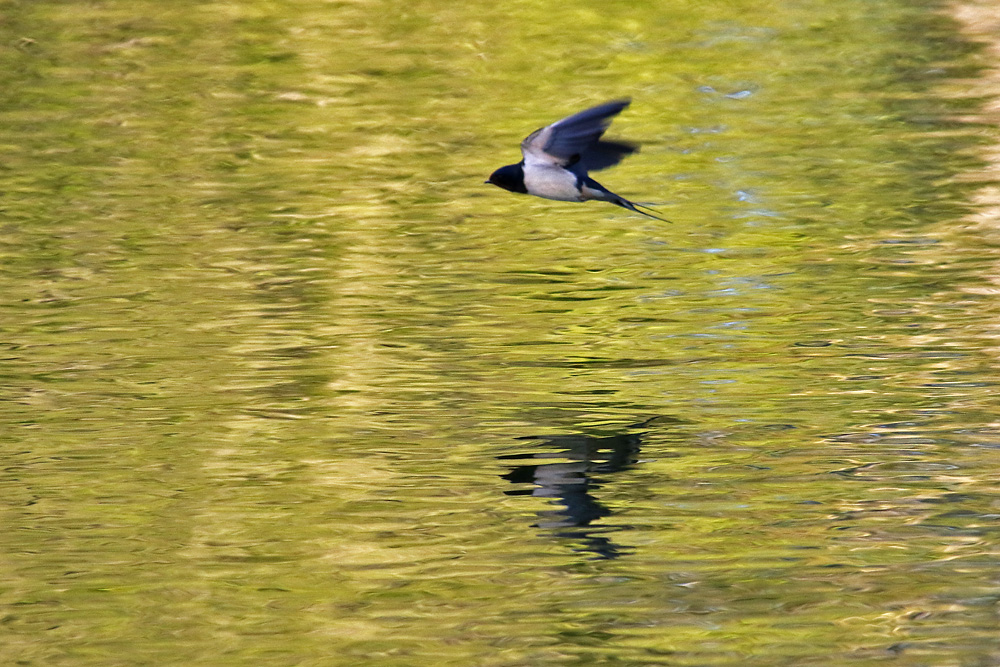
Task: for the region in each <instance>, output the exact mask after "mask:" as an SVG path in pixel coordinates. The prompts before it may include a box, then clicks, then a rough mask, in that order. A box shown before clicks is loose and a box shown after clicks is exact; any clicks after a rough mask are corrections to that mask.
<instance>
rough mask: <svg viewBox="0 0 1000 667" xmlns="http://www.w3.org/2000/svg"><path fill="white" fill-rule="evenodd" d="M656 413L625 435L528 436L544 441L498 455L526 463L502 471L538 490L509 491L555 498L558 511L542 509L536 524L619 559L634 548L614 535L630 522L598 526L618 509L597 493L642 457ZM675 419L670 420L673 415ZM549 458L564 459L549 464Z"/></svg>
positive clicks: (598, 554)
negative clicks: (526, 449)
mask: <svg viewBox="0 0 1000 667" xmlns="http://www.w3.org/2000/svg"><path fill="white" fill-rule="evenodd" d="M659 419H664V418H663V417H652V418H650V419H647V420H646V421H644V422H641V423H638V424H632V425H630V426H627V427H624V428H623V430H622V432H621V433H618V434H614V435H610V436H603V437H596V436H589V435H559V436H554V437H542V436H527V437H524V438H520V440H533V441H541V443H540V444H539V445H538V446H537V447H536V448H534V451H531V452H526V453H523V454H506V455H503V456H498V457H497V458H498V459H501V460H518V461H523V462H524V463H522V465H518V466H517V467H515V468H512V469H511V470H510V472H508V473H506V474H504V475H501V477H503V479H506V480H508V481H510V482H511V483H513V484H518V485H521V484H532V485H533V487H532V488H520V489H516V490H511V491H505V492H504V493H505V494H506V495H510V496H527V495H530V496H535V497H541V498H552V499H553V500H552V502H553V504H554V505H559V506H560V507H559V508H558V509H552V510H546V511H543V512H539V513H538V517H539V521H538V523H537V524H535V526H536V527H538V528H542V529H544V530H546V531H551V534H552V535H554V536H556V537H561V538H568V539H572V540H573V541H575V542H577V543H579V544H580V547H579V550H580V551H585V552H590V553H592V554H594V555H595V556H596V557H598V558H618V557H619V556H623V555H627V554H629V553H631V552H632V551H633V548H632V547H629V546H626V545H621V544H618V543H617V542H616V541H615V540H614V539H612V534H613V533H616V532H620V531H622V530H625V529H627V527H626V526H611V525H603V526H594V525H592V524H593V523H594V522H595V521H597V520H598V519H602V518H604V517H607V516H610V515H611V514H612V511H611V510H610V509H608V507H607V506H605V505H604V504H602V503H601V502H600V501H599V500H598V499H597V498H596V497H595V495H594V493H595V492H596V491H597V490H598V489H600V488H601V487H602V486H603V485H605V484H607V483H608V476H609V475H611V474H613V473H616V472H619V471H621V470H625V469H627V468H629V467H631V466H632V465H634V464H635V463H636V462H638V460H639V458H638V457H639V450H640V447H641V445H642V438H643V436H645V435H646V432H645V431H636V430H634V429H642V428H644V427H648V426H649V425H650V424H652V422H653V421H654V420H659ZM667 419H669V418H667ZM545 459H558V460H557V461H553V462H551V463H545V462H544V460H545Z"/></svg>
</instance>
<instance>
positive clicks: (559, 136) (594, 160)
mask: <svg viewBox="0 0 1000 667" xmlns="http://www.w3.org/2000/svg"><path fill="white" fill-rule="evenodd" d="M630 102H631V100H627V99H624V100H614V101H611V102H605V103H604V104H600V105H598V106H596V107H592V108H590V109H586V110H584V111H581V112H579V113H575V114H573V115H572V116H568V117H566V118H563V119H562V120H559V121H556V122H555V123H552V124H551V125H547V126H545V127H543V128H541V129H538V130H535V131H534V132H532V133H531V134H530V135H528V137H527V138H526V139H525V140H524V141H522V142H521V153H523V154H524V161H525V164H527V165H532V164H536V165H540V166H541V165H558V166H560V167H567V166H571V165H573V164H576V163H577V162H580V163H582V164H581V166H583V167H584V168H585V169H593V170H595V171H596V170H598V169H605V168H607V167H610V166H611V165H613V164H617V163H618V162H620V161H621V160H622V158H624V157H625V156H626V155H628V154H630V153H634V152H635V150H636V146H634V145H632V144H626V143H623V142H616V141H615V142H612V141H601V140H600V139H601V135H603V134H604V132H605V131H606V130H607V129H608V126H609V125H611V119H612V118H614V117H615V116H617V115H618V114H619V113H621V112H622V110H623V109H624V108H625V107H627V106H628V105H629V103H630ZM588 154H592V157H591V156H590V155H588Z"/></svg>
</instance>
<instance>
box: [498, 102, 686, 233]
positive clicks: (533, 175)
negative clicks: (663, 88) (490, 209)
mask: <svg viewBox="0 0 1000 667" xmlns="http://www.w3.org/2000/svg"><path fill="white" fill-rule="evenodd" d="M630 102H631V100H628V99H622V100H613V101H611V102H605V103H604V104H600V105H598V106H596V107H592V108H590V109H586V110H584V111H581V112H579V113H575V114H573V115H572V116H568V117H566V118H563V119H562V120H559V121H556V122H555V123H552V124H551V125H546V126H545V127H543V128H540V129H538V130H535V131H534V132H532V133H531V134H529V135H528V137H527V138H526V139H525V140H524V141H522V142H521V154H522V155H523V156H524V157H523V158H522V160H521V161H520V162H518V163H517V164H508V165H507V166H505V167H500V168H499V169H497V170H496V171H494V172H493V173H492V174H490V178H489V180H488V181H486V182H487V183H492V184H493V185H496V186H497V187H500V188H503V189H504V190H509V191H510V192H518V193H521V194H528V195H534V196H536V197H543V198H545V199H555V200H557V201H575V202H580V201H590V200H592V199H596V200H598V201H606V202H611V203H612V204H615V205H617V206H621V207H622V208H627V209H628V210H630V211H635V212H636V213H639V214H641V215H645V216H647V217H650V218H655V219H656V220H663V221H664V222H670V221H669V220H664V219H663V218H660V217H657V216H655V215H653V214H651V213H646V212H645V211H640V210H639V209H638V208H637V207H642V208H649V207H648V206H643V205H642V204H636V203H635V202H630V201H629V200H628V199H625V198H624V197H622V196H621V195H616V194H615V193H614V192H611V190H608V189H607V188H606V187H604V186H603V185H601V184H600V183H598V182H597V181H595V180H594V179H592V178H591V177H590V176H588V175H587V172H590V171H600V170H601V169H607V168H608V167H611V166H614V165H616V164H618V163H619V162H621V161H622V160H623V159H625V157H626V156H628V155H631V154H632V153H634V152H636V151H637V150H639V147H638V146H637V145H636V144H632V143H627V142H624V141H602V140H601V136H602V135H603V134H604V132H605V131H606V130H607V129H608V126H609V125H611V120H612V119H613V118H614V117H615V116H617V115H618V114H619V113H621V112H622V110H623V109H625V107H627V106H628V105H629V103H630ZM650 210H652V209H650Z"/></svg>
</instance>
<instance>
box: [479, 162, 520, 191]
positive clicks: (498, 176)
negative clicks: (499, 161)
mask: <svg viewBox="0 0 1000 667" xmlns="http://www.w3.org/2000/svg"><path fill="white" fill-rule="evenodd" d="M521 164H522V163H521V162H518V163H517V164H508V165H507V166H506V167H500V168H499V169H497V170H496V171H494V172H493V173H492V174H490V180H488V181H486V182H487V183H492V184H493V185H495V186H497V187H498V188H503V189H504V190H510V191H511V192H520V193H521V194H527V193H528V189H527V188H526V187H524V169H523V168H522V167H521Z"/></svg>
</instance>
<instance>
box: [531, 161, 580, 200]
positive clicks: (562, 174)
mask: <svg viewBox="0 0 1000 667" xmlns="http://www.w3.org/2000/svg"><path fill="white" fill-rule="evenodd" d="M524 187H525V188H526V189H527V190H528V193H529V194H533V195H535V196H536V197H544V198H545V199H555V200H557V201H583V198H582V197H580V190H579V188H577V187H576V176H575V175H574V174H573V173H571V172H569V171H566V170H565V169H562V168H561V167H532V168H528V169H525V170H524Z"/></svg>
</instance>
